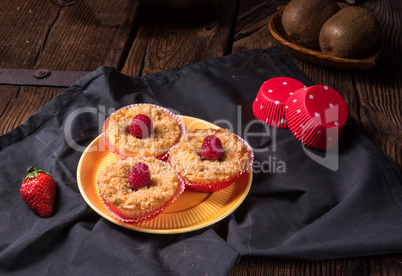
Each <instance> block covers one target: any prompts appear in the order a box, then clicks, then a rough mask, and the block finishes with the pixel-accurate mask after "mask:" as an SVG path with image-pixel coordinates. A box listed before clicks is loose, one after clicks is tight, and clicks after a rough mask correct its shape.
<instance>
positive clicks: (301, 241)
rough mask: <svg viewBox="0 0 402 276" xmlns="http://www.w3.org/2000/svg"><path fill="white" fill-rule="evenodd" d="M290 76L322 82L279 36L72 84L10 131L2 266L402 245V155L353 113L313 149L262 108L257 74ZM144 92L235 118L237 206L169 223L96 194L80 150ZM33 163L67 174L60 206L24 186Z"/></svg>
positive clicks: (140, 270)
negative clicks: (245, 182) (220, 53)
mask: <svg viewBox="0 0 402 276" xmlns="http://www.w3.org/2000/svg"><path fill="white" fill-rule="evenodd" d="M279 76H287V77H292V78H296V79H298V80H300V81H302V82H303V83H304V84H306V85H312V84H313V83H312V82H311V81H310V80H309V79H308V78H307V77H306V76H305V75H304V74H303V73H302V72H301V71H300V70H299V69H298V68H297V67H296V66H295V65H294V64H293V63H292V62H291V61H290V59H289V58H288V57H287V56H286V55H285V54H284V53H283V52H282V50H281V49H280V48H277V47H274V48H269V49H265V50H262V49H255V50H252V51H247V52H242V53H237V54H233V55H228V56H224V57H221V58H216V59H210V60H205V61H202V62H199V63H195V64H190V65H187V66H183V67H180V68H173V69H169V70H165V71H162V72H159V73H156V74H151V75H148V76H144V77H137V78H134V77H129V76H126V75H124V74H121V73H120V72H118V71H117V70H115V69H114V68H111V67H100V68H98V69H97V70H96V71H94V72H92V73H90V74H89V75H87V76H86V77H84V78H83V79H81V80H80V81H79V82H77V83H76V84H74V85H72V86H71V87H69V88H68V89H67V90H65V91H64V92H63V93H61V94H60V95H58V96H57V97H55V98H54V99H53V100H51V101H50V102H49V103H48V104H46V105H45V106H44V107H43V108H41V109H40V110H39V111H38V112H36V113H35V114H34V115H33V116H31V117H30V118H29V119H28V120H27V121H26V122H24V123H23V124H22V125H21V126H19V127H17V128H16V129H14V130H12V131H10V132H9V133H6V134H4V135H2V136H1V137H0V150H1V151H0V164H1V168H2V169H1V174H0V196H1V200H0V221H1V223H0V234H1V240H0V274H5V273H7V274H9V275H13V274H15V275H39V274H40V275H164V274H175V275H206V274H208V275H224V274H228V273H229V272H230V271H231V269H232V267H233V266H234V265H235V263H236V262H237V261H238V260H239V258H241V257H242V256H248V255H251V256H271V257H290V258H299V259H309V260H319V259H326V258H343V257H353V256H367V255H377V254H389V253H396V252H402V219H401V218H402V215H401V214H402V212H401V207H402V184H401V174H400V171H399V169H398V168H397V166H396V165H395V163H394V162H393V161H392V160H391V159H390V158H389V157H388V156H387V155H386V154H385V153H384V152H383V151H382V150H380V149H379V148H378V147H377V146H375V145H374V144H373V143H372V142H371V141H370V140H369V139H367V138H366V137H365V136H364V135H363V134H362V133H361V132H360V130H359V129H358V128H357V127H356V125H355V123H354V122H353V120H351V119H350V118H349V119H348V122H347V124H346V126H345V128H344V131H343V133H342V136H341V139H340V141H339V148H337V151H335V152H334V151H332V152H329V151H327V152H325V151H314V150H309V149H306V148H304V147H303V146H302V144H301V143H300V142H299V141H298V140H297V139H296V138H295V137H294V136H293V135H292V134H291V133H290V131H289V130H288V129H274V128H270V127H265V126H264V125H263V124H261V123H259V122H258V121H256V120H255V117H254V115H253V113H252V103H253V100H254V98H255V96H256V94H257V92H258V89H259V87H260V86H261V84H262V83H263V82H264V81H265V80H267V79H270V78H273V77H279ZM145 102H146V103H154V104H157V105H161V106H164V107H167V108H170V109H172V110H174V111H175V112H176V113H177V114H181V115H188V116H193V117H197V118H201V119H204V120H207V121H210V122H214V123H216V124H218V125H220V126H222V127H229V128H231V130H232V131H234V132H236V133H237V134H239V135H240V136H242V137H243V138H245V139H246V140H247V141H248V142H249V143H250V145H251V146H252V147H253V149H254V152H255V162H254V165H253V169H254V173H253V183H252V186H251V190H250V192H249V194H248V196H247V198H246V199H245V201H244V202H243V203H242V204H241V205H240V207H239V208H238V209H237V210H236V211H235V212H234V213H232V214H231V215H230V216H228V217H227V218H225V219H223V220H222V221H219V222H217V223H216V224H213V225H211V226H209V227H207V228H204V229H200V230H196V231H193V232H188V233H182V234H171V235H160V234H147V233H141V232H137V231H133V230H129V229H126V228H123V227H120V226H118V225H115V224H113V223H111V222H109V221H108V220H106V219H104V218H102V217H101V216H99V215H98V214H97V213H95V212H94V211H93V210H92V209H91V208H90V207H89V206H88V205H87V204H86V202H85V201H84V199H83V198H82V196H81V194H80V192H79V189H78V186H77V181H76V172H77V164H78V161H79V159H80V157H81V154H82V149H84V148H85V147H86V146H87V145H88V144H89V143H90V142H91V141H92V140H93V139H94V138H95V137H97V136H98V135H99V134H100V132H101V127H102V124H103V121H104V119H105V117H107V116H108V115H109V114H110V113H111V112H112V111H114V110H115V109H117V108H120V107H122V106H125V105H128V104H132V103H145ZM77 110H79V111H80V112H78V111H77ZM81 111H84V112H81ZM70 136H71V137H70ZM70 138H71V139H72V140H73V141H74V143H73V145H72V143H71V141H70V140H71V139H70ZM314 156H315V157H316V158H315V159H317V158H321V159H319V160H318V161H317V160H314V158H313V157H314ZM325 157H331V158H332V159H331V160H332V161H331V162H329V163H327V161H325V160H327V159H328V158H327V159H325ZM28 165H37V166H39V167H40V168H42V169H44V170H46V171H48V172H49V173H51V174H52V175H53V176H54V178H55V180H56V183H57V198H56V205H55V210H54V214H53V215H52V216H51V217H49V218H41V217H39V216H38V215H36V214H35V213H34V212H32V211H31V210H29V209H28V207H27V206H26V205H25V203H24V202H23V200H22V199H21V197H20V194H19V189H20V185H21V182H22V177H23V175H24V173H25V171H26V168H27V167H28Z"/></svg>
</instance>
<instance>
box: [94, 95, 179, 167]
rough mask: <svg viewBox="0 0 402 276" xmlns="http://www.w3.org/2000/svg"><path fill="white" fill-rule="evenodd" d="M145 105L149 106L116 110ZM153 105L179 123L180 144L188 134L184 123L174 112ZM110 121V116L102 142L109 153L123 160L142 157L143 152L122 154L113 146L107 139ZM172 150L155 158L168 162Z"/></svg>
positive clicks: (105, 125) (133, 105)
mask: <svg viewBox="0 0 402 276" xmlns="http://www.w3.org/2000/svg"><path fill="white" fill-rule="evenodd" d="M144 104H147V103H138V104H131V105H127V106H124V107H122V108H120V109H118V110H116V111H115V112H117V111H119V110H122V109H130V108H132V107H135V106H140V105H144ZM152 105H153V106H154V107H155V108H159V109H162V110H163V111H164V112H166V113H167V114H169V116H170V117H172V118H173V119H175V120H176V121H177V123H178V125H179V127H180V135H179V137H178V138H177V141H176V143H177V142H179V140H180V138H181V137H182V136H183V135H184V134H185V133H186V127H185V126H184V123H183V122H182V120H180V118H179V117H178V116H177V115H176V114H174V113H173V112H172V111H170V110H169V109H167V108H164V107H161V106H158V105H155V104H152ZM109 119H110V116H109V117H108V118H106V120H105V123H104V124H103V127H102V140H103V143H104V144H105V146H106V147H107V148H108V149H109V151H111V152H113V153H114V154H115V155H117V156H119V158H121V159H126V158H128V157H133V156H136V155H139V154H142V155H143V153H142V152H138V153H135V154H129V153H122V152H120V151H119V150H118V149H117V148H116V147H115V146H114V145H113V143H111V142H110V141H109V139H108V138H107V135H106V131H107V129H108V126H109ZM176 143H175V144H176ZM173 145H174V144H173ZM173 145H172V146H173ZM170 148H171V147H170ZM170 148H169V149H167V150H166V152H164V153H163V154H161V155H159V156H155V158H157V159H159V160H163V161H166V160H167V157H168V156H169V150H170Z"/></svg>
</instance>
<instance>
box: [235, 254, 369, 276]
mask: <svg viewBox="0 0 402 276" xmlns="http://www.w3.org/2000/svg"><path fill="white" fill-rule="evenodd" d="M368 274H369V273H368V271H367V268H366V261H365V259H364V258H351V259H340V260H326V261H301V260H291V259H279V258H264V257H245V258H243V259H242V260H241V261H240V262H239V263H238V264H237V265H236V266H235V267H234V268H233V270H232V272H231V275H233V276H234V275H284V276H286V275H288V276H294V275H323V276H325V275H331V276H333V275H335V276H336V275H368Z"/></svg>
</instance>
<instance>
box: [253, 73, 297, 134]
mask: <svg viewBox="0 0 402 276" xmlns="http://www.w3.org/2000/svg"><path fill="white" fill-rule="evenodd" d="M302 87H304V84H303V83H301V82H300V81H298V80H296V79H293V78H288V77H277V78H272V79H269V80H267V81H265V82H264V83H263V84H262V85H261V87H260V90H259V91H258V94H257V97H256V98H255V100H254V103H253V113H254V116H255V117H256V118H257V119H258V120H260V121H261V122H263V123H264V124H267V125H269V126H274V127H277V128H287V123H286V118H285V104H286V101H287V99H288V98H289V97H290V96H291V95H293V93H294V92H295V91H296V90H298V89H300V88H302Z"/></svg>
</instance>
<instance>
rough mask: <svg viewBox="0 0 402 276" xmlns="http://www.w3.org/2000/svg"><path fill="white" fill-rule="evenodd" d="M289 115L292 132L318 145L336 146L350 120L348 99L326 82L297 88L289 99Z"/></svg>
mask: <svg viewBox="0 0 402 276" xmlns="http://www.w3.org/2000/svg"><path fill="white" fill-rule="evenodd" d="M286 106H287V109H286V119H287V122H288V127H289V129H290V131H291V132H292V134H293V135H294V136H295V137H296V138H297V139H298V140H299V141H301V142H302V143H303V144H305V145H306V146H309V147H311V148H315V149H327V148H330V147H332V146H334V145H335V144H336V143H337V141H338V139H339V136H340V135H341V132H342V130H343V127H344V125H345V123H346V120H347V116H348V112H347V107H346V103H345V101H344V100H343V98H342V96H341V95H339V93H338V92H337V91H336V90H334V89H332V88H331V87H328V86H325V85H314V86H311V87H306V88H302V89H299V90H297V91H296V92H295V93H294V94H293V95H292V96H291V97H289V99H288V100H287V103H286Z"/></svg>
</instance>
